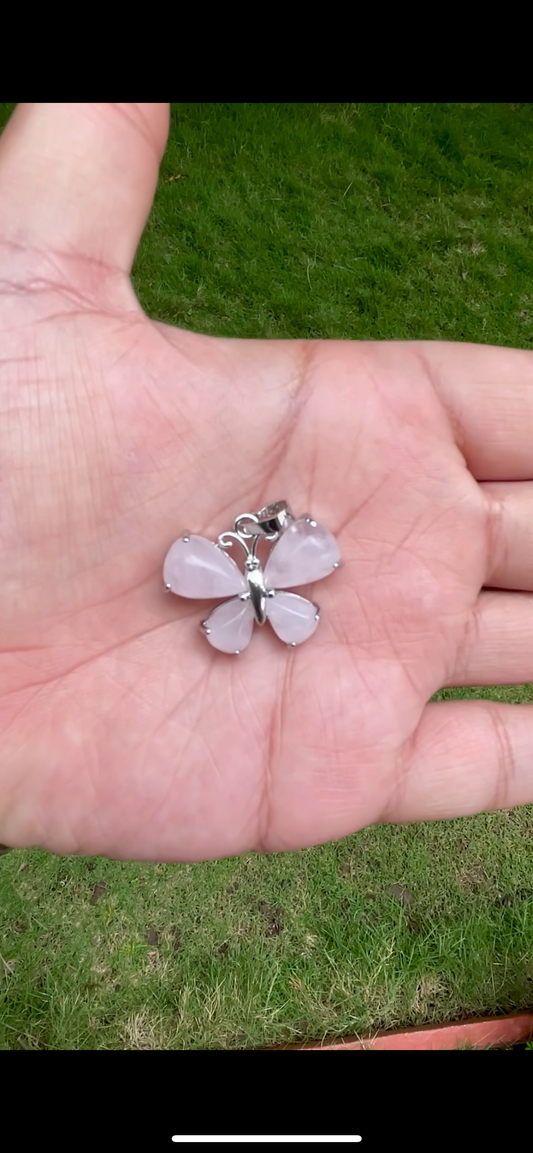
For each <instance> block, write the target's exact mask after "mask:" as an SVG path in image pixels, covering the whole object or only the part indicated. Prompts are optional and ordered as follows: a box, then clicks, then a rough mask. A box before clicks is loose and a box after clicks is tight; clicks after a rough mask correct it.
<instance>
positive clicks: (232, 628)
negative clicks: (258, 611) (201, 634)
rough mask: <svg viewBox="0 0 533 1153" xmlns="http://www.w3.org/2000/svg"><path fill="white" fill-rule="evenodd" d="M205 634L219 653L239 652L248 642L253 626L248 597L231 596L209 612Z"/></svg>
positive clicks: (252, 612) (251, 609)
mask: <svg viewBox="0 0 533 1153" xmlns="http://www.w3.org/2000/svg"><path fill="white" fill-rule="evenodd" d="M204 627H205V635H206V637H207V639H208V641H209V644H210V645H213V648H214V649H219V650H220V652H221V653H240V652H242V650H243V649H245V648H246V646H247V645H249V644H250V640H251V637H252V632H253V628H254V610H253V605H252V602H251V600H250V599H248V600H245V601H242V600H241V598H240V597H232V599H231V600H230V601H225V602H224V604H222V605H218V606H217V608H216V609H213V612H212V613H209V616H208V618H207V620H206V621H205V625H204Z"/></svg>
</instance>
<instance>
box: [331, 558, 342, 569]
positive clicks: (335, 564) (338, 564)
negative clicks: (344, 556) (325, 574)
mask: <svg viewBox="0 0 533 1153" xmlns="http://www.w3.org/2000/svg"><path fill="white" fill-rule="evenodd" d="M343 564H344V561H342V560H334V561H333V568H335V569H337V568H342V566H343Z"/></svg>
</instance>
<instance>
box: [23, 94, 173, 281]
mask: <svg viewBox="0 0 533 1153" xmlns="http://www.w3.org/2000/svg"><path fill="white" fill-rule="evenodd" d="M168 110H169V105H168V104H19V105H18V107H17V108H16V110H15V112H14V113H13V116H12V117H11V120H10V121H9V124H8V125H7V127H6V129H5V131H4V133H3V135H2V138H1V140H0V217H1V219H2V232H3V239H4V241H7V242H8V243H9V242H11V243H14V244H17V245H22V246H23V247H28V248H37V249H40V250H42V251H45V250H48V251H55V252H58V253H64V254H66V255H81V256H85V257H88V258H90V259H93V260H97V261H101V262H103V263H105V264H108V265H111V266H114V267H117V268H120V269H122V270H123V271H126V272H129V270H130V269H131V265H132V263H133V258H134V256H135V251H136V248H137V245H138V243H139V239H140V236H141V233H142V230H143V228H144V225H145V222H146V218H147V216H148V213H149V211H150V207H151V204H152V199H153V196H154V192H155V187H156V183H157V175H158V167H159V162H160V160H161V156H162V154H163V151H164V148H165V143H166V137H167V131H168Z"/></svg>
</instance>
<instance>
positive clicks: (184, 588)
mask: <svg viewBox="0 0 533 1153" xmlns="http://www.w3.org/2000/svg"><path fill="white" fill-rule="evenodd" d="M163 580H164V582H165V584H166V585H170V590H171V592H173V593H176V595H177V596H180V597H195V598H196V599H197V600H198V599H199V600H209V599H211V598H213V597H231V596H235V595H236V594H238V593H242V592H245V590H246V588H247V583H246V579H245V577H244V575H243V573H242V572H241V571H240V569H238V568H237V565H236V564H235V561H234V560H232V559H231V557H230V556H228V554H227V553H225V552H223V551H222V549H220V548H218V545H216V544H213V542H212V541H210V540H207V539H206V537H203V536H190V537H189V539H188V540H184V539H183V538H181V539H180V540H177V541H175V542H174V544H173V545H172V546H171V547H170V549H169V551H168V553H167V555H166V557H165V563H164V566H163Z"/></svg>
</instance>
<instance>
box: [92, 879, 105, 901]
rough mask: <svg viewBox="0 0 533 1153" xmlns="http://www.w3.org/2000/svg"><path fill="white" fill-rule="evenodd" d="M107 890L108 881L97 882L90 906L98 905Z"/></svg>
mask: <svg viewBox="0 0 533 1153" xmlns="http://www.w3.org/2000/svg"><path fill="white" fill-rule="evenodd" d="M106 889H107V881H97V882H96V885H95V886H94V889H93V891H92V893H91V897H90V901H89V904H90V905H96V904H97V903H98V901H99V900H100V897H103V895H104V893H105V891H106Z"/></svg>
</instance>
